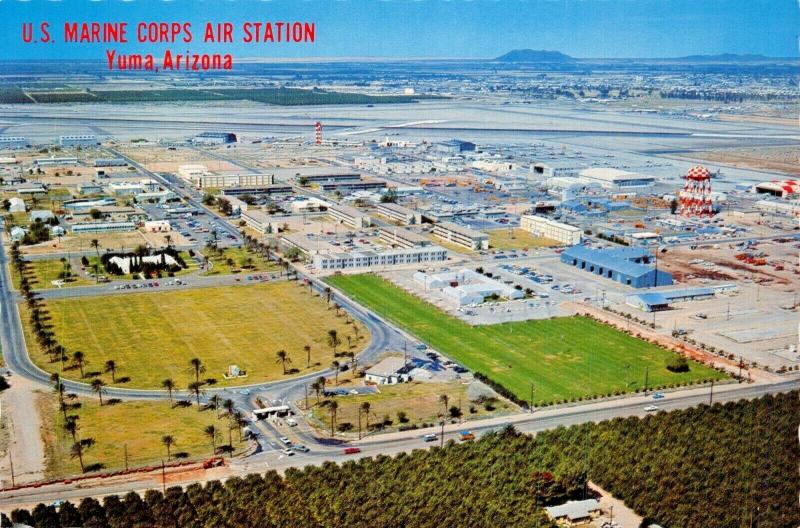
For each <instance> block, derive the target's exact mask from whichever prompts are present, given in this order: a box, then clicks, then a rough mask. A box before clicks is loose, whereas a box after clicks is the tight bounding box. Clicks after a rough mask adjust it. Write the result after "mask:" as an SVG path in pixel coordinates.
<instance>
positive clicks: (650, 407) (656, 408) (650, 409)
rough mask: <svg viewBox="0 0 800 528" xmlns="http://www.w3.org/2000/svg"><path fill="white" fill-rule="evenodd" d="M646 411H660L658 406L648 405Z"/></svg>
mask: <svg viewBox="0 0 800 528" xmlns="http://www.w3.org/2000/svg"><path fill="white" fill-rule="evenodd" d="M644 410H645V412H655V411H657V410H658V405H648V406H647V407H645V408H644Z"/></svg>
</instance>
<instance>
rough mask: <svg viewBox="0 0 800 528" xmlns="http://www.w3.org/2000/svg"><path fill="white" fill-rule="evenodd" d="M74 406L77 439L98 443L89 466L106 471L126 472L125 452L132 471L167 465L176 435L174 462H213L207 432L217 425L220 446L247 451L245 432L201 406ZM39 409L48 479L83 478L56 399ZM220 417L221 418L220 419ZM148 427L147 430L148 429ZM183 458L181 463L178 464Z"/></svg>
mask: <svg viewBox="0 0 800 528" xmlns="http://www.w3.org/2000/svg"><path fill="white" fill-rule="evenodd" d="M70 403H71V404H74V403H77V404H80V406H79V407H77V408H76V409H70V410H69V411H67V414H68V415H69V416H77V417H78V432H77V435H76V438H77V439H78V440H81V439H84V440H85V439H89V438H91V439H92V440H94V445H92V446H91V447H89V448H88V449H87V450H86V452H85V454H84V457H83V463H84V466H85V467H87V468H89V467H91V466H96V465H98V464H99V465H101V466H102V467H99V468H96V469H101V470H103V471H108V470H119V469H124V468H125V450H126V447H127V452H128V466H129V467H141V466H146V465H160V464H161V461H162V460H163V461H164V462H166V461H167V449H166V447H165V446H164V444H163V442H162V437H163V436H165V435H170V436H172V437H173V439H174V441H175V444H174V445H173V446H171V447H170V457H171V461H175V460H177V459H190V460H196V459H203V458H208V457H210V456H211V449H212V444H211V437H210V436H208V435H206V434H205V433H204V432H203V430H204V429H205V428H206V427H207V426H208V425H213V426H214V427H215V428H216V429H217V431H218V433H217V435H216V439H215V442H216V446H217V447H220V446H222V445H228V442H229V441H230V440H232V441H233V448H234V450H235V451H241V450H242V449H243V448H244V447H246V442H240V441H239V432H238V431H237V430H236V429H235V428H233V429H231V431H230V434H229V432H228V427H229V426H230V425H232V423H231V421H230V420H229V419H228V416H227V415H226V414H225V411H224V410H221V411H220V412H219V413H217V412H216V411H214V410H213V409H209V410H203V411H200V410H198V408H197V406H192V407H175V408H171V407H170V403H169V402H168V401H163V402H150V401H148V402H145V401H127V402H123V403H118V404H116V405H103V406H102V407H101V406H100V404H99V403H98V401H97V400H93V399H89V398H79V399H78V400H76V401H71V402H70ZM39 406H40V409H41V414H42V416H43V418H44V424H43V433H44V434H43V435H42V436H43V439H44V443H45V455H46V457H47V460H46V469H45V471H46V473H47V476H48V477H53V478H55V477H64V476H70V475H79V474H80V472H81V468H80V462H79V461H78V459H77V458H74V457H72V456H71V454H70V449H71V447H72V444H73V441H72V436H71V435H70V434H69V433H68V432H66V431H65V430H64V417H63V414H62V413H61V411H60V410H59V408H58V401H57V399H56V397H55V395H54V394H47V395H42V396H40V401H39ZM218 414H219V417H218V416H217V415H218ZM143 424H147V426H146V427H143ZM176 455H177V457H179V458H176Z"/></svg>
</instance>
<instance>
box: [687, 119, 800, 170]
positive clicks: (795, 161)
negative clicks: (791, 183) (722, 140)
mask: <svg viewBox="0 0 800 528" xmlns="http://www.w3.org/2000/svg"><path fill="white" fill-rule="evenodd" d="M795 124H797V123H796V122H795ZM686 156H687V157H689V158H694V159H698V160H702V161H713V162H717V163H724V164H726V165H730V166H733V167H739V168H746V169H762V170H770V171H776V172H782V173H784V174H788V175H791V176H799V175H800V151H799V150H798V149H797V148H796V147H759V148H737V149H725V150H710V151H706V152H692V153H687V154H686ZM723 172H724V171H723Z"/></svg>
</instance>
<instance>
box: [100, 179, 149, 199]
mask: <svg viewBox="0 0 800 528" xmlns="http://www.w3.org/2000/svg"><path fill="white" fill-rule="evenodd" d="M108 190H109V192H110V193H111V194H113V195H114V196H134V195H137V194H139V193H142V192H144V189H143V188H142V184H141V183H139V182H130V181H120V182H111V183H109V184H108Z"/></svg>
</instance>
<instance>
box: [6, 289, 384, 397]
mask: <svg viewBox="0 0 800 528" xmlns="http://www.w3.org/2000/svg"><path fill="white" fill-rule="evenodd" d="M47 311H48V312H49V316H50V320H49V323H50V324H52V325H53V331H54V333H55V337H56V339H57V340H58V341H59V342H60V343H61V344H63V345H64V346H65V347H66V349H67V354H68V355H69V356H70V357H72V354H73V353H74V352H75V351H76V350H80V351H82V352H83V353H84V354H85V357H86V360H87V363H86V366H85V369H84V370H85V372H87V373H89V372H99V373H101V375H102V378H103V380H104V381H106V383H108V384H111V383H112V379H111V375H110V374H107V373H102V371H103V370H104V368H103V367H104V365H105V362H106V361H107V360H110V359H111V360H114V361H115V362H116V364H117V378H119V377H125V376H127V377H130V381H129V382H127V383H125V384H122V385H121V386H125V387H132V388H148V387H155V388H160V386H161V381H162V380H164V379H166V378H172V379H173V380H174V381H175V382H176V384H177V386H178V387H179V388H181V389H185V388H186V387H187V384H188V383H189V382H190V381H193V380H194V373H193V370H192V369H191V368H190V364H189V361H190V360H191V359H192V358H195V357H197V358H199V359H200V360H202V362H203V364H204V365H205V367H206V371H205V373H203V374H202V375H201V376H200V379H201V380H202V379H205V378H214V379H216V380H217V381H218V383H219V385H223V386H227V385H242V384H252V383H257V382H261V381H267V380H276V379H281V378H285V377H288V375H287V376H284V374H283V369H282V366H281V365H280V364H279V363H278V362H277V360H276V353H277V351H278V350H281V349H282V350H285V351H286V352H287V354H288V357H289V358H290V360H291V364H288V365H287V370H289V371H291V370H292V369H297V372H295V374H297V373H304V372H308V371H310V370H318V369H319V368H320V367H319V366H315V364H316V363H319V364H320V365H322V366H324V367H327V366H328V365H330V363H331V361H333V359H334V355H333V351H332V349H331V348H330V347H329V346H328V342H327V338H328V330H329V329H335V330H336V331H337V332H338V336H339V339H340V340H341V342H342V344H341V345H340V346H339V347H338V349H337V352H343V351H345V350H347V346H348V343H347V337H348V336H350V338H351V342H352V346H353V348H352V349H351V350H352V351H354V352H355V351H358V350H360V349H361V348H363V347H364V346H365V345H366V343H367V342H368V341H369V335H368V332H367V330H366V328H364V327H363V325H361V324H360V323H356V324H358V329H359V332H358V335H359V339H357V340H356V339H355V338H354V336H355V332H354V330H353V327H354V325H353V324H349V323H348V318H347V317H345V314H344V312H341V316H339V317H337V316H336V314H335V311H334V309H333V308H330V309H329V308H328V306H327V305H326V304H325V302H324V300H323V299H322V298H320V297H317V296H312V295H311V294H310V293H309V292H308V289H307V288H302V287H300V286H298V285H297V284H296V283H294V282H291V283H289V282H279V283H273V284H258V285H252V286H250V285H248V286H236V287H220V288H196V289H187V290H183V291H170V292H152V293H150V292H148V293H131V294H125V295H109V296H104V297H74V298H69V299H59V300H52V301H48V302H47ZM20 312H21V318H22V321H23V322H24V323H25V326H26V335H25V338H26V342H27V345H28V348H29V350H30V352H31V356H32V358H33V360H34V361H35V362H36V363H37V364H39V365H40V366H41V367H42V368H44V369H46V370H49V371H60V370H61V368H62V365H61V363H60V362H57V363H51V362H50V358H49V356H47V355H46V354H45V353H44V352H43V351H42V350H40V348H39V346H38V343H37V341H36V339H35V338H34V337H33V335H32V332H31V329H30V327H29V325H28V321H29V315H28V313H27V312H28V310H27V306H25V305H20ZM305 345H310V346H311V366H310V368H307V367H306V352H305V351H304V350H303V347H304V346H305ZM229 365H238V366H239V368H241V369H243V370H245V371H247V373H248V376H247V377H245V378H238V379H235V380H224V379H223V374H224V373H225V372H226V370H227V368H228V366H229ZM70 367H71V365H70V363H69V362H67V364H66V365H65V366H64V368H65V370H64V371H63V376H65V377H67V378H72V379H77V378H80V374H79V371H78V370H77V369H75V368H70ZM289 375H291V372H290V374H289ZM87 376H88V374H87ZM117 381H118V384H119V380H117Z"/></svg>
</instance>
